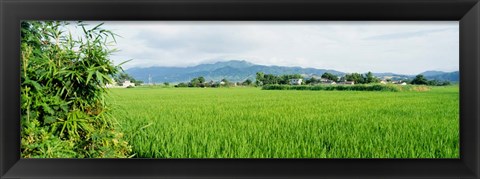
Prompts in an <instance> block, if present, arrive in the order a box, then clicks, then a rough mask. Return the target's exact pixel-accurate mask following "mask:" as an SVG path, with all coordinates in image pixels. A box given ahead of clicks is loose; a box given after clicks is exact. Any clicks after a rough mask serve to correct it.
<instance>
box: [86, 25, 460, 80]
mask: <svg viewBox="0 0 480 179" xmlns="http://www.w3.org/2000/svg"><path fill="white" fill-rule="evenodd" d="M89 23H90V24H96V23H99V22H89ZM104 28H106V29H111V30H112V31H114V32H115V33H117V34H119V35H120V36H122V38H119V39H117V40H118V44H117V48H118V49H120V50H121V51H120V52H118V53H116V54H115V55H114V56H112V58H113V60H114V61H115V62H116V63H120V62H121V61H124V60H128V59H133V60H132V61H131V62H129V63H127V64H125V65H124V67H125V68H130V67H148V66H191V65H196V64H200V63H205V62H213V61H219V60H232V59H237V60H246V61H250V62H252V63H256V64H262V65H285V66H301V67H313V68H324V69H335V70H339V71H344V72H366V71H374V72H395V73H404V74H416V73H420V72H423V71H426V70H444V71H454V70H458V69H459V24H458V22H457V21H448V22H446V21H443V22H439V21H431V22H421V21H409V22H393V21H392V22H373V21H366V22H361V21H352V22H347V21H345V22H331V21H316V22H315V21H306V22H265V21H251V22H226V21H225V22H216V21H215V22H213V21H211V22H199V21H196V22H190V21H158V22H151V21H143V22H113V21H112V22H105V26H104Z"/></svg>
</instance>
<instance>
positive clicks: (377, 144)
mask: <svg viewBox="0 0 480 179" xmlns="http://www.w3.org/2000/svg"><path fill="white" fill-rule="evenodd" d="M19 68H20V69H21V70H20V71H21V73H20V75H21V83H20V85H21V86H20V90H21V157H22V158H154V159H178V158H188V159H210V158H227V159H235V158H243V159H245V158H247V159H281V158H292V159H295V158H312V159H375V158H382V159H412V158H415V159H417V158H418V159H425V158H432V159H441V158H460V147H459V145H460V144H459V141H460V138H459V123H460V119H459V105H460V103H459V90H460V89H459V83H460V77H459V22H458V21H105V22H102V21H23V22H22V23H21V54H20V67H19Z"/></svg>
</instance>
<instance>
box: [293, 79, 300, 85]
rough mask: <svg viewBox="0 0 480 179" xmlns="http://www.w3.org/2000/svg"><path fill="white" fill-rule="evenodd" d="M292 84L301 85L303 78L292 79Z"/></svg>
mask: <svg viewBox="0 0 480 179" xmlns="http://www.w3.org/2000/svg"><path fill="white" fill-rule="evenodd" d="M290 84H291V85H301V84H302V79H290Z"/></svg>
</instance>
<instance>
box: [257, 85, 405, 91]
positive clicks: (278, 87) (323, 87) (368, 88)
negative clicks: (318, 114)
mask: <svg viewBox="0 0 480 179" xmlns="http://www.w3.org/2000/svg"><path fill="white" fill-rule="evenodd" d="M262 89H263V90H312V91H320V90H326V91H332V90H337V91H393V92H396V91H403V88H402V87H400V86H398V85H379V84H375V85H363V84H362V85H314V86H312V85H296V86H292V85H264V86H263V87H262Z"/></svg>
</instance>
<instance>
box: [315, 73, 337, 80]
mask: <svg viewBox="0 0 480 179" xmlns="http://www.w3.org/2000/svg"><path fill="white" fill-rule="evenodd" d="M312 78H313V77H312ZM322 78H326V79H329V80H332V81H338V76H336V75H334V74H331V73H328V72H325V73H323V75H322Z"/></svg>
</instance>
